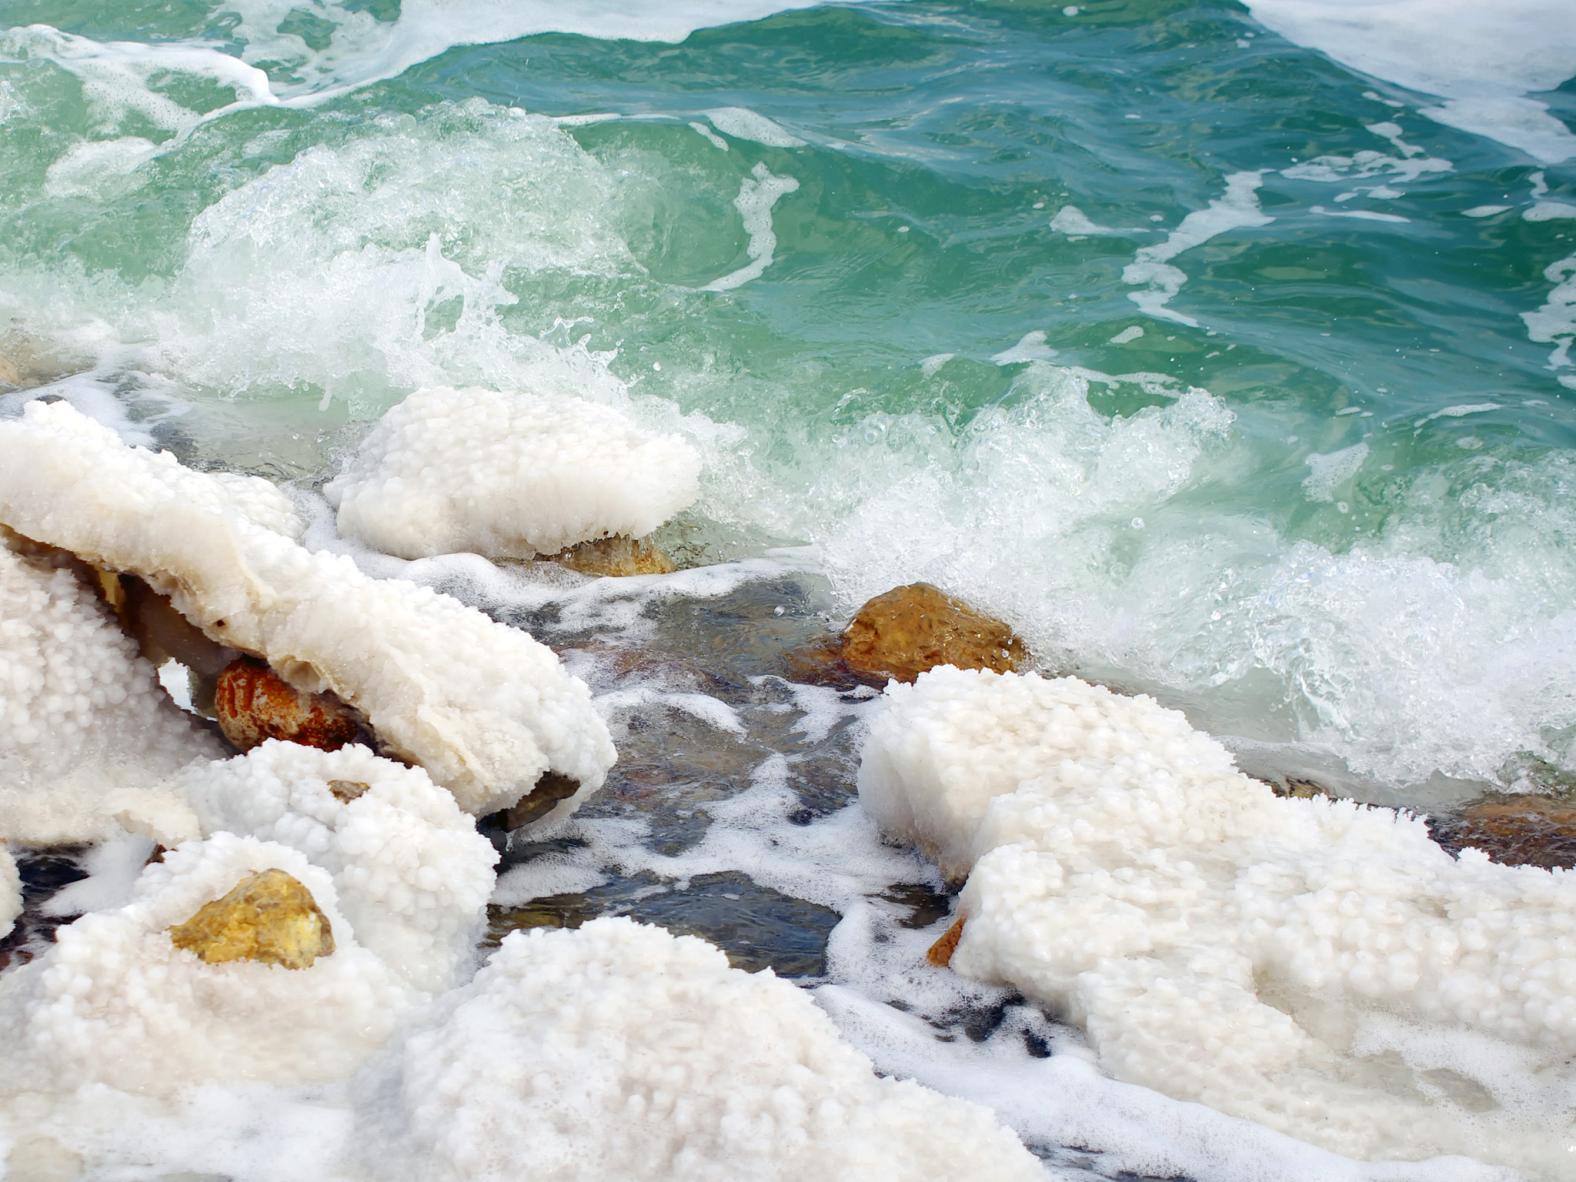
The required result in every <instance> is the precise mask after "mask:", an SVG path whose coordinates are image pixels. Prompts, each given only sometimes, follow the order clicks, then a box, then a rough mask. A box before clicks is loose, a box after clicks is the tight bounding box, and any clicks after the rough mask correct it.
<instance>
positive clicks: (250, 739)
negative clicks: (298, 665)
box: [213, 658, 360, 751]
mask: <svg viewBox="0 0 1576 1182" xmlns="http://www.w3.org/2000/svg"><path fill="white" fill-rule="evenodd" d="M213 708H214V714H215V715H216V716H217V717H218V719H219V729H220V730H222V731H223V732H224V737H225V738H226V739H229V740H230V742H231V743H232V744H234V745H235V747H236V749H237V750H239V751H250V750H251V749H252V748H253V747H255V746H257V745H258V744H259V743H261V742H263V741H264V740H265V739H284V740H286V741H287V742H291V743H301V744H303V745H304V746H307V747H318V748H320V749H322V750H324V751H336V750H338V749H339V748H341V747H343V746H344V745H345V744H346V743H350V742H353V741H354V740H355V738H356V736H357V735H358V734H359V733H360V721H359V720H358V719H357V717H356V715H355V713H354V712H353V711H352V710H351V709H350V708H349V707H347V706H345V705H344V704H343V703H341V702H339V701H336V700H335V699H334V698H331V697H328V696H327V695H324V694H303V693H301V692H300V691H299V690H297V689H296V688H295V687H294V686H292V685H290V684H289V683H288V682H286V681H285V680H284V679H283V678H281V677H280V676H279V675H278V674H276V673H274V672H273V671H272V670H271V669H269V668H268V666H267V665H264V664H263V663H262V662H260V661H254V660H250V659H247V658H243V659H242V660H239V661H234V662H232V663H230V664H229V665H226V666H225V668H224V670H223V671H222V672H221V673H220V674H219V678H218V681H217V683H216V685H215V687H214V699H213Z"/></svg>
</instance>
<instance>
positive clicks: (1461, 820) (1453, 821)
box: [1430, 793, 1576, 870]
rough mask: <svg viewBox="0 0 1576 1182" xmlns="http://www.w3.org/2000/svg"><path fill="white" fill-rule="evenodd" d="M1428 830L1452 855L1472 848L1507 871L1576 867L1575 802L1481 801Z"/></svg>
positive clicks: (1520, 797) (1519, 797)
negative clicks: (1536, 867)
mask: <svg viewBox="0 0 1576 1182" xmlns="http://www.w3.org/2000/svg"><path fill="white" fill-rule="evenodd" d="M1430 827H1431V829H1432V832H1433V837H1434V840H1435V841H1437V842H1439V844H1440V845H1442V846H1444V847H1445V848H1446V849H1447V850H1449V851H1450V852H1451V853H1458V852H1460V851H1461V850H1462V849H1465V848H1468V847H1470V848H1472V849H1476V850H1482V851H1483V852H1484V853H1485V854H1487V855H1488V856H1489V858H1490V860H1492V861H1495V862H1499V863H1502V864H1503V865H1506V866H1541V867H1543V869H1545V870H1558V869H1564V868H1569V867H1572V866H1576V801H1570V800H1564V799H1561V798H1559V797H1556V796H1537V795H1534V794H1532V793H1518V794H1515V795H1503V796H1502V795H1494V796H1485V797H1483V798H1481V799H1479V800H1475V801H1472V802H1471V803H1470V804H1468V805H1466V806H1465V807H1463V808H1462V809H1461V811H1460V812H1458V813H1456V814H1455V815H1454V816H1451V817H1445V818H1442V819H1438V820H1434V821H1432V822H1431V824H1430Z"/></svg>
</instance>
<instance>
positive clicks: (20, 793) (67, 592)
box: [0, 457, 223, 844]
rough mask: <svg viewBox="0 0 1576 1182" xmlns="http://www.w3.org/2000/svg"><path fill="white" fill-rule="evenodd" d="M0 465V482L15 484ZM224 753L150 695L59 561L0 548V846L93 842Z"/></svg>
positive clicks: (30, 550) (103, 615)
mask: <svg viewBox="0 0 1576 1182" xmlns="http://www.w3.org/2000/svg"><path fill="white" fill-rule="evenodd" d="M12 463H13V461H12V459H11V458H10V457H6V458H0V481H7V480H9V479H12V478H13V472H12ZM222 753H223V744H221V743H219V742H218V741H217V740H216V739H215V738H213V737H212V736H210V735H209V734H207V733H206V732H205V731H203V730H201V729H200V728H199V727H198V726H197V725H196V723H195V720H193V719H192V718H191V717H190V716H189V715H187V714H185V713H183V712H182V711H181V710H179V709H178V708H177V707H176V706H175V704H174V703H172V702H171V701H170V699H169V697H168V695H166V694H165V693H164V691H163V690H162V689H161V688H160V687H159V684H158V679H157V676H156V674H155V672H154V669H153V666H152V665H150V664H149V663H148V662H147V661H146V660H144V659H143V658H142V657H140V656H139V655H138V654H137V650H136V645H135V644H134V643H133V642H132V641H131V640H130V639H128V638H127V637H126V635H125V634H124V633H123V632H122V631H121V630H120V628H119V627H118V626H117V624H116V622H115V618H114V616H113V615H112V614H111V612H110V611H109V609H108V608H107V607H106V606H105V605H104V604H103V603H102V602H101V601H100V599H99V597H98V595H97V594H96V592H95V590H94V589H93V587H92V586H91V585H90V583H89V581H88V572H86V571H85V570H83V569H82V568H81V567H80V566H78V565H77V564H75V563H72V562H70V561H69V560H66V559H64V558H63V557H62V556H60V555H58V554H50V553H48V552H45V551H43V550H41V549H40V548H37V547H29V546H27V545H26V544H25V543H22V542H20V541H18V540H17V539H15V538H11V539H9V540H8V539H7V538H5V537H0V841H3V840H10V841H14V842H25V843H28V844H51V843H59V842H73V841H93V840H97V839H99V838H102V837H105V836H108V835H109V834H110V833H111V832H113V831H114V829H115V824H114V819H113V818H114V815H115V813H116V811H117V810H119V809H121V808H126V807H132V806H133V804H134V802H135V801H141V802H142V804H143V805H145V806H150V807H157V804H158V802H157V800H156V799H155V798H156V797H157V795H158V794H157V792H156V791H155V788H156V786H157V785H158V784H159V783H160V782H161V781H163V780H164V779H165V778H167V777H168V776H169V775H170V774H171V773H173V772H174V771H176V770H177V769H178V768H180V767H182V766H183V765H185V764H186V763H188V762H190V761H191V760H193V759H203V758H212V757H214V756H217V755H220V754H222Z"/></svg>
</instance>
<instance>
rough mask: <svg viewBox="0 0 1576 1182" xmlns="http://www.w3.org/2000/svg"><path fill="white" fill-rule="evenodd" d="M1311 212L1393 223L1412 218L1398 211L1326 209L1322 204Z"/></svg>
mask: <svg viewBox="0 0 1576 1182" xmlns="http://www.w3.org/2000/svg"><path fill="white" fill-rule="evenodd" d="M1309 212H1310V213H1317V214H1320V215H1322V216H1324V217H1327V218H1357V219H1359V220H1361V221H1366V222H1390V223H1392V224H1394V223H1396V222H1400V223H1403V224H1404V223H1406V222H1410V221H1411V220H1412V219H1411V218H1407V217H1402V216H1401V215H1400V214H1398V213H1381V212H1379V211H1378V210H1372V209H1326V208H1325V207H1324V206H1322V205H1315V206H1312V207H1311V208H1310V210H1309Z"/></svg>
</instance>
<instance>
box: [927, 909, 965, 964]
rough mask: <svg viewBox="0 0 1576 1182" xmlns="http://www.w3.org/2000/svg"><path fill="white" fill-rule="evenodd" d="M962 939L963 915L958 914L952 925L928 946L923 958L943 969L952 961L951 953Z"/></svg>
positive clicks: (956, 948)
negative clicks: (928, 949)
mask: <svg viewBox="0 0 1576 1182" xmlns="http://www.w3.org/2000/svg"><path fill="white" fill-rule="evenodd" d="M961 939H963V917H962V916H961V915H960V916H958V917H957V919H955V920H953V921H952V926H951V927H950V928H948V929H947V930H946V931H945V932H943V933H942V934H941V939H939V940H937V941H936V942H935V943H934V944H932V945H931V946H930V951H929V952H927V953H925V959H926V960H928V961H929V962H930V963H931V964H933V965H935V966H936V967H937V968H938V969H944V968H946V967H947V966H948V965H949V964H951V963H952V954H953V953H954V952H956V951H957V950H958V941H959V940H961Z"/></svg>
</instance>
